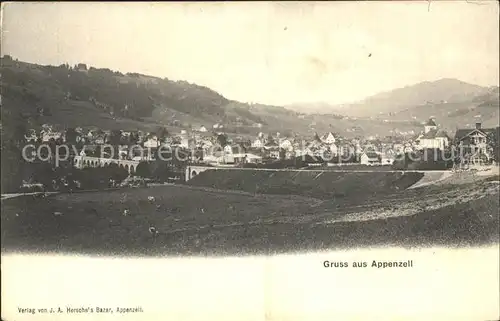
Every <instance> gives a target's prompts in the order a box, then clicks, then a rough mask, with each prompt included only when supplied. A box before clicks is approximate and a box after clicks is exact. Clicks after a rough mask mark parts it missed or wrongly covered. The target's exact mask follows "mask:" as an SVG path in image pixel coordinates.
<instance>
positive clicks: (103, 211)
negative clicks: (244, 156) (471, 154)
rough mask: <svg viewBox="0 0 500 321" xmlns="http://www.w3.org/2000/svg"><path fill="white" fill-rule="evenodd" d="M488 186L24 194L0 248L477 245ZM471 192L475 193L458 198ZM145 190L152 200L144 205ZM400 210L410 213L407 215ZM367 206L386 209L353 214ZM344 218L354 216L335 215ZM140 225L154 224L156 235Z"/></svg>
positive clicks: (493, 197) (495, 204)
mask: <svg viewBox="0 0 500 321" xmlns="http://www.w3.org/2000/svg"><path fill="white" fill-rule="evenodd" d="M490 187H491V186H490ZM490 187H488V186H486V185H485V186H483V187H481V186H477V184H476V185H470V186H468V187H467V188H466V187H465V186H461V187H459V188H456V189H452V190H447V191H445V192H441V193H440V192H438V191H430V194H429V193H427V192H425V190H420V192H419V193H418V194H413V195H412V197H413V198H412V199H408V195H406V194H405V193H398V194H394V195H391V196H390V197H389V196H388V197H387V199H386V200H385V201H382V202H378V203H377V202H372V201H369V202H359V203H352V204H351V205H350V206H340V207H339V206H338V204H337V203H336V202H335V201H324V202H323V203H321V202H320V204H319V205H318V200H317V199H316V200H315V199H311V198H306V197H299V196H276V195H251V194H245V193H231V192H222V191H218V192H217V191H213V190H210V191H207V190H203V189H199V188H189V187H178V186H166V187H157V188H144V189H130V190H122V191H113V192H94V193H90V192H89V193H78V194H73V195H70V194H65V195H63V194H61V195H58V196H52V197H46V198H33V197H24V198H17V199H10V200H4V201H2V218H1V219H2V222H1V223H2V252H13V251H15V252H17V251H23V252H64V253H79V254H103V255H138V256H150V255H155V256H162V255H235V254H240V255H245V254H272V253H283V252H296V251H310V250H322V249H343V248H359V247H370V246H400V247H408V248H412V247H424V246H469V245H470V246H472V245H474V246H476V245H486V244H491V243H495V242H496V243H498V241H499V225H498V224H499V214H498V208H499V198H498V197H499V195H498V188H496V189H493V192H492V193H483V192H481V191H485V190H486V189H488V188H489V189H490V190H491V188H490ZM496 187H498V186H496ZM471 191H479V192H481V193H482V194H480V195H481V196H479V197H478V196H473V197H472V198H469V200H467V201H466V202H462V203H460V199H462V198H463V196H464V195H469V194H470V193H471ZM477 195H479V194H477ZM148 196H154V197H155V200H154V201H152V202H149V201H148ZM410 198H411V197H410ZM471 199H472V200H471ZM441 200H447V201H448V203H446V204H444V203H441ZM388 204H391V205H390V208H387V206H388ZM447 204H453V205H447ZM440 205H443V206H440ZM404 206H407V207H410V208H416V209H417V212H416V213H415V214H413V215H410V214H408V213H407V211H406V209H404V208H403V207H404ZM124 210H128V214H127V215H126V216H125V215H124ZM377 210H383V211H386V212H387V213H389V214H390V215H389V216H388V217H386V218H385V219H373V220H366V217H363V216H365V215H367V214H366V213H367V212H368V213H370V212H375V211H377ZM57 212H60V213H57ZM405 213H406V214H405ZM56 214H58V215H56ZM401 215H408V216H401ZM391 216H392V217H391ZM345 217H354V218H355V220H354V221H353V220H344V221H342V218H345ZM336 218H338V219H339V221H337V222H335V221H334V220H335V219H336ZM150 226H154V227H155V228H156V229H157V230H158V232H159V234H158V235H157V236H156V237H153V236H152V235H151V233H150V232H149V227H150Z"/></svg>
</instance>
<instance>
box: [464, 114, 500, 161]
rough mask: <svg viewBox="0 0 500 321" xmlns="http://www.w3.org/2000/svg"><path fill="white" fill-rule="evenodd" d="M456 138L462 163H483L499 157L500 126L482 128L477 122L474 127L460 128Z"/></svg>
mask: <svg viewBox="0 0 500 321" xmlns="http://www.w3.org/2000/svg"><path fill="white" fill-rule="evenodd" d="M454 140H455V144H456V146H457V147H458V150H459V152H460V156H461V157H460V158H461V163H462V164H464V163H467V164H471V165H483V164H486V163H489V162H490V161H491V160H493V159H494V158H495V155H496V156H497V157H498V142H499V141H500V127H496V128H482V126H481V123H476V126H475V128H473V129H458V130H457V131H456V133H455V139H454Z"/></svg>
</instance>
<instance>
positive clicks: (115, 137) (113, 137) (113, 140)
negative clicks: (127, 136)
mask: <svg viewBox="0 0 500 321" xmlns="http://www.w3.org/2000/svg"><path fill="white" fill-rule="evenodd" d="M121 137H122V131H121V130H119V129H114V130H112V131H111V134H110V135H109V143H110V144H111V145H113V146H117V145H120V140H121Z"/></svg>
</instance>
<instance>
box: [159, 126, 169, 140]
mask: <svg viewBox="0 0 500 321" xmlns="http://www.w3.org/2000/svg"><path fill="white" fill-rule="evenodd" d="M168 135H169V132H168V130H167V129H166V128H165V127H158V128H157V129H156V137H158V139H159V140H163V139H164V138H165V137H168Z"/></svg>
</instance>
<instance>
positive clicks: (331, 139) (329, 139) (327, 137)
mask: <svg viewBox="0 0 500 321" xmlns="http://www.w3.org/2000/svg"><path fill="white" fill-rule="evenodd" d="M321 141H323V142H324V143H326V144H328V145H331V144H335V142H336V139H335V135H333V134H332V132H328V133H326V134H324V135H323V136H322V137H321Z"/></svg>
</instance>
